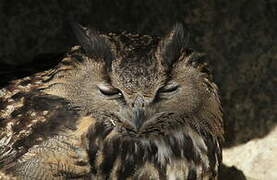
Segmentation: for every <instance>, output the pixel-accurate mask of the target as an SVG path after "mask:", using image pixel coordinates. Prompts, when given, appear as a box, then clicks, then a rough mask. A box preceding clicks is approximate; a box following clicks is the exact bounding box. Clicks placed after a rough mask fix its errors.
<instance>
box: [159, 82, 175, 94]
mask: <svg viewBox="0 0 277 180" xmlns="http://www.w3.org/2000/svg"><path fill="white" fill-rule="evenodd" d="M178 88H179V85H178V84H175V83H172V84H168V85H166V86H163V87H161V88H160V89H159V90H158V93H172V92H175V91H176V90H177V89H178Z"/></svg>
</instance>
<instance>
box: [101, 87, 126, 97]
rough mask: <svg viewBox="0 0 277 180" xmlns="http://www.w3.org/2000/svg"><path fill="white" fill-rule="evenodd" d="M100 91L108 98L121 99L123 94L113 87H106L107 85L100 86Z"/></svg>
mask: <svg viewBox="0 0 277 180" xmlns="http://www.w3.org/2000/svg"><path fill="white" fill-rule="evenodd" d="M98 88H99V91H100V92H101V94H103V95H105V96H108V97H113V96H116V97H121V96H122V93H121V91H120V90H119V89H117V88H114V87H112V86H105V85H100V86H98Z"/></svg>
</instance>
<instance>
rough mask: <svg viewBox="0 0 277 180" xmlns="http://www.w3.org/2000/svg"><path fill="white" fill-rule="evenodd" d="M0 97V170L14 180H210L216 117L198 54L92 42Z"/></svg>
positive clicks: (129, 37)
mask: <svg viewBox="0 0 277 180" xmlns="http://www.w3.org/2000/svg"><path fill="white" fill-rule="evenodd" d="M73 30H74V32H75V34H76V35H77V38H78V40H79V42H80V46H75V47H73V48H72V49H71V50H70V51H69V52H68V53H67V54H66V55H65V57H64V58H63V60H62V61H61V62H60V63H59V64H58V65H57V66H56V67H55V68H53V69H50V70H48V71H45V72H41V73H37V74H34V75H33V76H30V77H26V78H23V79H19V80H15V81H13V82H11V84H10V85H9V86H8V87H6V88H4V89H2V90H1V91H0V101H1V104H0V117H1V119H0V130H1V131H0V145H1V147H0V169H2V171H5V172H6V173H10V174H12V175H14V176H16V177H20V178H21V179H43V178H44V179H66V178H80V179H170V180H171V179H190V180H193V179H216V178H217V174H218V167H219V165H220V163H221V145H220V144H221V140H222V136H223V127H222V111H221V105H220V101H219V97H218V93H217V86H216V85H215V84H214V83H213V81H212V78H211V74H210V72H209V70H208V68H207V67H208V66H207V62H206V59H205V56H204V55H203V54H200V53H197V52H194V51H193V50H191V49H189V48H187V40H186V37H185V32H184V30H183V27H182V26H181V25H176V26H175V27H174V28H173V30H172V31H171V32H170V33H169V34H168V35H167V36H166V37H165V38H159V37H154V36H147V35H137V34H129V33H121V34H113V33H109V34H98V33H97V32H96V31H93V30H91V29H88V28H84V27H81V26H79V25H75V24H73Z"/></svg>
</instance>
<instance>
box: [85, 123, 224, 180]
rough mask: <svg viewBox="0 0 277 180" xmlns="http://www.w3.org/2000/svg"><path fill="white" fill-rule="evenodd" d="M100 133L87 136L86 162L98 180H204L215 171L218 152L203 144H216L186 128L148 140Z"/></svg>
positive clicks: (111, 130)
mask: <svg viewBox="0 0 277 180" xmlns="http://www.w3.org/2000/svg"><path fill="white" fill-rule="evenodd" d="M94 132H96V133H97V132H100V131H97V130H96V129H94ZM101 132H102V133H99V134H96V133H94V134H91V135H90V137H89V139H90V140H91V141H90V145H89V146H90V147H91V148H90V151H89V153H90V154H89V156H90V157H91V159H90V161H91V164H92V169H93V173H94V175H95V177H97V178H98V179H118V178H119V177H120V179H169V180H171V179H172V180H175V179H176V180H177V179H180V180H181V179H205V178H214V177H213V174H215V172H217V165H218V156H219V154H220V150H218V151H217V153H218V154H217V153H215V152H216V150H215V149H214V148H211V146H210V145H207V144H209V143H215V144H214V146H213V147H216V141H213V140H211V139H209V140H207V139H205V137H203V136H201V135H199V134H198V133H197V132H196V131H194V130H193V129H190V128H188V127H186V128H184V129H182V130H180V131H177V132H172V133H171V134H168V135H165V136H163V137H161V136H159V137H151V138H135V137H128V136H126V137H124V136H122V135H119V134H117V132H116V130H115V129H109V130H107V131H105V130H104V131H101ZM212 141H213V142H212ZM93 147H94V148H93ZM211 154H212V155H213V157H208V156H209V155H211ZM213 161H215V162H213Z"/></svg>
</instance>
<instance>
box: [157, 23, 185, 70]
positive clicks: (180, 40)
mask: <svg viewBox="0 0 277 180" xmlns="http://www.w3.org/2000/svg"><path fill="white" fill-rule="evenodd" d="M188 36H189V34H188V33H186V31H185V29H184V27H183V25H182V24H179V23H178V24H176V25H175V26H174V27H173V29H172V30H171V32H170V33H169V34H168V35H167V37H165V38H164V39H162V40H161V42H160V44H159V53H160V55H161V56H160V57H161V60H162V64H163V65H165V66H169V67H170V66H172V64H174V63H175V62H176V61H177V60H178V58H179V57H180V55H181V54H182V51H183V50H184V49H186V46H187V43H188V39H189V38H188Z"/></svg>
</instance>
